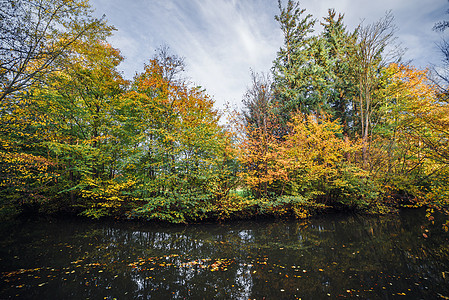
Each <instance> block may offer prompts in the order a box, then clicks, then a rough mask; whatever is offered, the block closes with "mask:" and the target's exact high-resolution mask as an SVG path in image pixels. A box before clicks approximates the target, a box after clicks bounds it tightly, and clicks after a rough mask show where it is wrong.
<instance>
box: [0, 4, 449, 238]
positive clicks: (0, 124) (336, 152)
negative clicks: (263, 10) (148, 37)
mask: <svg viewBox="0 0 449 300" xmlns="http://www.w3.org/2000/svg"><path fill="white" fill-rule="evenodd" d="M1 13H2V14H3V15H2V18H1V24H0V27H1V30H0V35H1V41H0V42H1V43H2V44H1V50H0V57H1V69H0V83H1V86H0V91H1V92H0V100H1V106H0V214H1V216H2V218H6V217H13V216H15V215H17V214H21V213H26V214H29V213H31V214H44V215H45V214H48V215H65V214H70V215H81V216H85V217H89V218H93V219H99V218H105V217H112V218H120V219H139V220H156V221H164V222H170V223H189V222H200V221H202V220H228V219H240V218H243V219H246V218H253V217H261V216H270V217H295V218H307V217H309V216H311V215H313V214H315V213H318V212H320V211H325V210H326V209H334V210H335V209H336V210H343V211H345V210H346V211H356V212H361V213H369V214H385V213H391V212H394V211H395V210H396V209H398V208H400V207H426V208H427V209H428V214H427V217H428V218H429V219H432V218H433V216H432V214H433V213H434V212H435V211H441V212H445V213H447V212H448V209H449V105H448V97H447V96H448V93H447V89H446V87H447V85H446V83H447V82H449V80H448V79H449V77H447V76H446V75H447V73H445V72H444V68H443V67H442V68H441V71H440V73H436V72H435V71H434V72H431V71H430V70H420V69H417V68H415V67H414V66H412V65H410V64H404V63H403V62H402V61H401V55H402V53H403V51H402V50H401V48H400V47H399V46H398V45H396V44H395V31H396V28H395V25H394V18H393V15H392V14H391V13H387V14H386V15H385V16H384V17H383V18H381V19H380V20H378V21H377V22H375V23H373V24H368V25H365V24H361V25H360V26H359V27H357V28H356V29H355V30H353V31H350V30H348V29H347V28H346V26H345V25H344V16H343V15H342V14H339V13H337V12H335V11H334V10H329V12H328V15H327V16H325V17H324V18H321V19H319V20H318V19H314V17H313V16H311V15H309V14H307V12H306V11H305V10H304V9H301V7H300V6H299V3H298V2H295V1H292V0H288V1H286V3H283V2H282V1H279V14H278V15H276V16H275V19H276V21H277V22H278V23H279V27H280V30H281V31H282V34H283V36H284V44H283V45H280V50H279V51H278V52H277V57H276V59H275V61H274V62H273V67H272V69H271V71H270V72H269V73H255V72H251V85H250V87H249V88H248V90H247V92H246V93H245V95H243V107H244V108H243V110H241V111H236V110H232V109H226V110H225V111H223V112H220V111H218V110H217V109H216V108H214V100H213V98H211V97H210V96H209V95H208V94H207V92H206V90H205V89H204V88H203V87H200V86H195V85H192V84H191V83H190V82H189V81H188V80H187V79H186V77H185V76H186V75H185V71H184V69H185V63H184V60H183V59H182V58H181V57H178V56H176V55H174V54H172V53H171V52H170V50H169V49H168V48H167V47H161V48H159V49H158V50H157V51H156V53H155V55H154V56H153V57H152V58H151V59H150V60H149V62H148V64H146V65H145V66H144V71H143V72H142V73H139V74H136V75H135V77H134V78H133V79H132V80H125V79H124V78H123V77H122V75H121V73H120V72H119V71H118V69H117V67H118V65H119V64H120V62H121V61H123V59H124V58H123V57H122V56H121V54H120V51H119V50H118V49H115V48H113V47H112V46H111V45H110V44H109V43H108V42H107V38H108V37H109V36H110V35H112V33H113V31H114V30H115V29H114V27H113V26H110V25H108V24H107V23H106V21H105V19H104V18H102V19H95V18H93V17H92V14H91V13H92V12H91V8H90V6H89V4H88V3H87V1H79V0H74V1H64V0H57V1H54V0H52V1H50V0H44V1H33V0H23V1H14V0H7V1H6V4H5V8H4V11H2V12H1ZM438 24H440V23H438ZM444 24H445V23H443V25H442V26H443V27H442V28H441V26H440V27H438V26H437V27H436V28H437V29H438V30H444V29H445V28H446V27H447V26H445V25H444ZM442 51H443V53H446V54H447V53H448V52H445V51H448V48H447V44H446V45H443V46H442ZM448 57H449V56H446V58H448ZM447 62H448V61H445V63H446V64H447ZM437 79H438V80H437ZM220 120H221V121H220ZM223 122H224V125H222V124H223ZM448 226H449V222H447V223H445V224H443V227H444V229H445V230H446V231H447V230H448Z"/></svg>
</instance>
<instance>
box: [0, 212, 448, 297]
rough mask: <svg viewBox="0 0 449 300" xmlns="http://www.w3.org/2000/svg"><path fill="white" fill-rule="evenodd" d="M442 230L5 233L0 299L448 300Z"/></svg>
mask: <svg viewBox="0 0 449 300" xmlns="http://www.w3.org/2000/svg"><path fill="white" fill-rule="evenodd" d="M438 221H439V220H437V222H436V224H434V225H432V224H431V223H430V222H429V221H427V220H426V218H425V216H424V212H423V211H419V210H409V211H404V212H402V213H401V214H399V215H398V216H383V217H364V216H354V215H326V216H323V217H321V218H317V219H312V220H308V221H295V220H291V221H280V220H277V221H276V220H269V221H268V220H265V221H242V222H233V223H224V224H202V225H189V226H162V225H155V224H149V223H148V224H137V223H114V222H82V221H80V220H57V221H55V220H53V221H32V222H18V221H16V222H12V223H4V224H2V225H1V228H0V234H1V235H0V237H1V240H0V272H1V273H0V276H1V278H0V279H1V281H0V299H4V298H6V299H7V298H15V297H17V298H20V299H299V298H302V299H334V298H357V297H359V298H361V299H396V298H398V299H438V298H440V299H443V297H448V296H449V283H448V279H449V243H448V241H449V240H448V238H449V234H447V233H445V232H444V231H442V229H441V225H440V223H439V222H438ZM437 223H438V224H437Z"/></svg>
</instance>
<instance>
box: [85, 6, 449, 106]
mask: <svg viewBox="0 0 449 300" xmlns="http://www.w3.org/2000/svg"><path fill="white" fill-rule="evenodd" d="M284 2H286V0H284ZM90 3H91V4H92V6H93V8H94V9H95V14H96V15H98V16H101V15H102V14H105V15H106V18H107V20H108V22H109V24H111V25H114V26H115V27H116V28H117V31H116V32H115V34H114V36H113V37H111V39H110V42H111V44H112V45H113V46H114V47H116V48H119V49H120V50H121V51H122V54H123V55H124V56H125V61H124V62H123V63H122V64H121V65H120V69H121V70H122V71H123V73H124V75H125V77H126V78H128V79H131V78H132V77H133V76H134V74H135V73H136V72H141V71H142V70H143V65H144V63H146V62H148V60H149V59H150V58H151V57H152V56H153V55H154V51H155V49H156V48H158V47H159V46H161V45H168V46H169V47H170V48H171V50H172V51H173V52H174V53H175V54H177V55H179V56H182V57H184V58H185V61H186V63H187V74H186V75H187V76H188V77H189V78H190V80H191V81H192V83H194V84H195V85H201V86H203V87H204V88H206V90H207V92H208V93H209V94H210V95H211V96H213V97H214V99H215V100H216V107H217V108H222V107H223V105H224V104H225V103H226V102H229V103H231V104H232V105H237V106H240V103H241V99H242V96H243V94H244V93H245V90H246V88H247V86H248V84H249V82H250V75H249V74H250V69H253V70H254V71H256V72H269V70H270V68H271V66H272V61H273V60H274V58H275V56H276V52H277V51H278V50H279V48H280V47H281V46H282V36H281V32H280V30H279V26H278V24H277V23H276V21H275V20H274V15H276V14H277V13H278V7H277V0H241V1H237V0H91V1H90ZM300 3H301V6H302V7H303V8H305V9H306V12H307V13H310V14H312V15H313V17H314V18H316V19H322V18H323V17H324V16H326V14H327V10H328V8H335V9H336V10H337V12H341V13H344V14H345V23H346V24H347V26H348V28H349V29H351V30H352V29H354V28H355V27H356V26H357V25H358V24H360V22H362V21H363V22H365V23H372V22H374V21H376V20H378V19H379V18H381V17H382V16H384V14H385V12H386V11H388V10H392V12H393V15H394V16H395V20H396V21H395V23H396V25H397V27H398V32H397V34H396V36H397V38H398V39H397V41H398V42H400V43H401V44H402V46H403V47H404V48H407V49H408V50H407V52H406V54H405V57H404V58H405V59H406V60H412V64H414V65H415V66H418V67H421V68H423V67H426V66H428V65H430V64H435V65H438V64H439V63H440V61H441V54H440V52H439V50H438V47H437V45H436V44H437V43H438V42H440V41H441V38H442V34H440V33H436V32H434V31H432V27H433V25H434V23H435V22H437V21H439V20H444V19H449V15H447V14H446V11H447V9H449V3H448V2H447V1H446V0H376V1H372V0H303V1H300ZM316 29H317V31H319V30H321V29H320V28H319V26H318V27H317V28H316Z"/></svg>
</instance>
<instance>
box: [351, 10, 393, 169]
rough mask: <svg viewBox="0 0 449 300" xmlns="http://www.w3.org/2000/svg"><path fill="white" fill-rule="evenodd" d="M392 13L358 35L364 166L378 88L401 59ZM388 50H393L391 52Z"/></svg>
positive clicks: (357, 74)
mask: <svg viewBox="0 0 449 300" xmlns="http://www.w3.org/2000/svg"><path fill="white" fill-rule="evenodd" d="M393 21H394V17H393V15H392V14H391V12H389V13H387V14H386V15H385V16H384V17H383V18H382V19H380V20H379V21H377V22H375V23H373V24H369V25H366V26H361V27H360V28H359V31H358V40H357V48H356V56H355V61H354V62H353V63H354V65H355V66H356V70H355V71H356V78H357V83H358V103H357V106H356V107H357V113H358V117H359V124H360V134H361V137H362V139H363V141H364V143H365V146H364V147H363V162H364V163H365V162H366V160H367V149H368V142H369V141H368V140H369V135H370V130H371V129H372V126H373V117H374V113H375V107H376V105H377V104H378V103H376V100H377V99H375V98H373V95H374V92H375V90H376V88H377V87H378V82H379V78H380V71H381V70H382V68H384V67H386V66H387V65H388V64H389V63H390V62H394V61H397V60H399V59H400V54H401V53H400V52H398V48H394V47H393V45H392V42H393V40H394V33H395V26H394V23H393ZM388 47H390V48H391V50H390V51H388Z"/></svg>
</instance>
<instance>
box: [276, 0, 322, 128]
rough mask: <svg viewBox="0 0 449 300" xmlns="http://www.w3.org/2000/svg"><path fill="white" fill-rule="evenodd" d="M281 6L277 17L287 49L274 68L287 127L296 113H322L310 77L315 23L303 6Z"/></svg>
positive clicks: (279, 109)
mask: <svg viewBox="0 0 449 300" xmlns="http://www.w3.org/2000/svg"><path fill="white" fill-rule="evenodd" d="M278 4H279V15H277V16H275V19H276V21H278V23H279V25H280V28H281V31H282V34H283V36H284V45H283V47H281V49H280V50H279V51H278V53H277V57H276V59H275V61H274V66H273V81H274V84H273V93H274V95H275V99H276V102H277V104H276V109H277V115H278V116H279V118H280V120H281V121H282V123H283V126H284V127H285V126H286V125H287V123H288V121H289V119H290V114H291V113H292V112H310V111H314V110H317V109H319V105H318V104H317V102H318V101H319V99H317V98H316V97H314V92H315V90H314V89H313V86H312V84H311V82H310V81H309V78H310V76H311V75H312V74H313V72H314V69H313V57H312V56H311V55H310V51H311V47H312V46H311V44H312V37H310V34H311V33H312V32H313V26H314V24H315V20H313V19H312V15H310V14H308V15H305V16H303V15H304V13H305V9H301V8H300V6H299V3H297V2H295V1H293V0H289V1H288V2H287V6H286V7H283V6H282V3H281V1H280V0H279V1H278Z"/></svg>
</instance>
